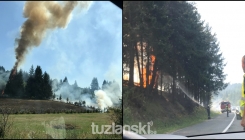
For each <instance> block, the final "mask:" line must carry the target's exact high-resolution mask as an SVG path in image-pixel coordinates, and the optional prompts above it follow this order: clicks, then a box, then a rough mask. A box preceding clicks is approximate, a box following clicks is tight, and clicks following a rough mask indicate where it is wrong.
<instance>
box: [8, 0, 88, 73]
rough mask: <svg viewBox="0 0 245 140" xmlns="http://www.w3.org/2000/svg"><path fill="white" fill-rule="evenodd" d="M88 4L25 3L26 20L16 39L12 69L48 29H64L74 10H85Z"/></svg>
mask: <svg viewBox="0 0 245 140" xmlns="http://www.w3.org/2000/svg"><path fill="white" fill-rule="evenodd" d="M90 4H91V2H79V1H66V2H62V3H60V2H54V1H27V2H26V3H25V6H24V12H23V14H24V17H25V18H27V20H26V21H25V22H24V23H23V25H22V27H21V31H20V38H18V39H16V43H17V48H16V49H15V54H16V62H15V65H14V68H13V69H14V70H16V69H17V68H18V67H19V65H21V64H22V63H23V61H24V60H25V55H26V54H27V53H28V50H29V49H31V48H33V47H38V46H39V45H40V43H41V42H42V39H43V38H44V36H45V34H46V31H47V30H48V29H50V30H52V29H56V28H66V26H67V24H68V22H69V20H70V17H71V13H72V11H73V10H74V8H75V7H77V6H78V7H79V8H81V9H87V8H88V7H89V5H90Z"/></svg>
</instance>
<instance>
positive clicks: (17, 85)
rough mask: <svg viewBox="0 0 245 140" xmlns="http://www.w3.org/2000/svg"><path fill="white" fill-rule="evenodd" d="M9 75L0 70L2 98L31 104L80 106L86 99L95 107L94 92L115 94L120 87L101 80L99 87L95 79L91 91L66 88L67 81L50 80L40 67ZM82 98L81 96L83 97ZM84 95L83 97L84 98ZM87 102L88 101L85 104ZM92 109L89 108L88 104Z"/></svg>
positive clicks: (71, 86) (7, 72) (65, 79)
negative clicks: (26, 100)
mask: <svg viewBox="0 0 245 140" xmlns="http://www.w3.org/2000/svg"><path fill="white" fill-rule="evenodd" d="M10 73H11V72H10V71H8V70H5V68H4V67H3V66H0V91H1V94H0V95H1V97H8V98H18V99H33V100H62V101H65V102H69V101H73V102H74V101H77V102H81V103H83V104H85V103H86V101H85V100H86V99H89V100H91V101H93V102H94V104H95V103H96V99H95V94H94V92H95V90H103V91H106V92H112V93H115V94H117V93H118V92H119V93H121V91H120V86H119V84H118V83H117V82H116V81H107V80H104V81H103V83H102V86H101V87H100V86H99V83H98V79H97V78H96V77H94V78H93V79H92V81H91V84H90V87H83V88H81V87H79V86H78V85H77V82H76V81H75V82H74V84H69V82H68V78H67V77H65V78H64V79H63V80H62V79H60V80H57V79H51V78H50V76H49V74H48V73H47V72H42V68H41V66H37V67H36V68H35V69H34V67H33V65H32V66H31V68H30V70H29V72H25V71H23V70H22V69H20V70H19V71H16V72H14V74H13V75H10ZM82 95H84V96H82ZM85 95H86V96H85ZM88 103H89V102H88V101H87V104H88ZM90 105H91V104H90Z"/></svg>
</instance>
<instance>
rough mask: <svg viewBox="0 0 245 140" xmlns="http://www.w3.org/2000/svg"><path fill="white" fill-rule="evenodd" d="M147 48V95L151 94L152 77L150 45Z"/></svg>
mask: <svg viewBox="0 0 245 140" xmlns="http://www.w3.org/2000/svg"><path fill="white" fill-rule="evenodd" d="M146 47H147V65H146V90H147V93H149V75H150V71H149V69H150V52H149V50H150V49H149V47H150V45H149V43H148V45H147V46H146Z"/></svg>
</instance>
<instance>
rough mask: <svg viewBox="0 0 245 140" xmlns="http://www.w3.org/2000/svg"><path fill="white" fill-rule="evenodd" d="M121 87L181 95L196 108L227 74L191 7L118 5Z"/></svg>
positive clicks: (213, 37) (159, 3)
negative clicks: (120, 28) (121, 20)
mask: <svg viewBox="0 0 245 140" xmlns="http://www.w3.org/2000/svg"><path fill="white" fill-rule="evenodd" d="M123 9H124V10H123V80H124V86H127V87H135V86H137V87H139V88H140V89H141V91H145V93H146V94H150V95H153V96H154V95H156V94H160V95H163V94H167V93H170V94H171V101H173V102H175V100H176V96H179V93H181V92H182V93H183V91H184V92H185V93H186V94H183V95H184V96H186V95H188V96H189V97H190V98H193V99H194V100H195V101H197V102H198V103H199V104H204V105H207V104H210V100H211V97H212V95H217V94H218V93H219V91H221V90H223V89H225V88H226V87H227V86H228V83H225V82H224V81H225V78H226V74H224V72H223V68H224V67H225V66H226V64H225V63H224V60H225V58H224V57H223V56H222V52H221V51H220V46H219V42H218V39H217V38H216V34H215V33H214V34H212V32H211V31H212V28H211V27H210V26H209V24H208V23H205V21H203V20H201V16H200V14H199V13H198V11H197V8H196V7H195V3H193V2H192V3H190V2H185V1H144V2H142V1H137V2H124V3H123Z"/></svg>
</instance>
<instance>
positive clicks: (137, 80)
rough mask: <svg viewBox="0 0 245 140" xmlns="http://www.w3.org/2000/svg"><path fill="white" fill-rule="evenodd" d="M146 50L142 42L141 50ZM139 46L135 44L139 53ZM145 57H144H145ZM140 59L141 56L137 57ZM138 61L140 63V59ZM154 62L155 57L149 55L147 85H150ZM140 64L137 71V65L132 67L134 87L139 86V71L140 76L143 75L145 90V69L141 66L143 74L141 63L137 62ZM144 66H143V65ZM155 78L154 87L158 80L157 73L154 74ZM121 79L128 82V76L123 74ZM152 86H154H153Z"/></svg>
mask: <svg viewBox="0 0 245 140" xmlns="http://www.w3.org/2000/svg"><path fill="white" fill-rule="evenodd" d="M144 48H146V43H145V42H144V43H143V49H144ZM141 49H142V48H141V46H140V43H139V42H138V43H137V50H138V52H140V53H141ZM145 56H146V55H144V57H145ZM139 57H141V55H140V56H139ZM139 60H140V61H141V60H142V58H139ZM155 60H156V57H155V56H154V55H150V64H149V81H148V85H149V84H150V83H151V80H152V75H153V67H154V64H155ZM135 62H136V59H135ZM139 63H140V70H139V69H138V66H137V63H136V64H135V66H134V85H135V86H140V77H139V71H141V74H142V75H143V79H142V80H143V87H144V88H146V85H147V83H146V70H147V69H146V68H145V67H144V66H143V72H142V62H139ZM144 65H145V64H144ZM156 74H157V75H156V78H155V79H154V82H155V85H156V82H157V79H158V72H157V73H156ZM123 79H124V80H129V74H125V75H123ZM155 85H154V86H155Z"/></svg>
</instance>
